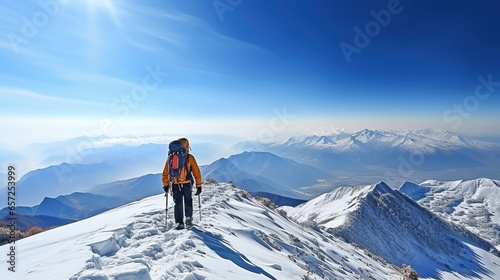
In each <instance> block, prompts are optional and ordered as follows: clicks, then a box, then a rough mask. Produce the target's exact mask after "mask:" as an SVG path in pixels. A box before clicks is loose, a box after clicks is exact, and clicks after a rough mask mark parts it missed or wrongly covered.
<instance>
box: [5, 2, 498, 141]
mask: <svg viewBox="0 0 500 280" xmlns="http://www.w3.org/2000/svg"><path fill="white" fill-rule="evenodd" d="M498 11H500V3H498V1H493V0H489V1H488V0H487V1H475V2H471V1H439V3H435V2H434V1H410V0H401V1H396V0H390V1H359V0H358V1H327V0H318V1H299V0H295V1H294V0H291V1H284V0H282V1H268V0H252V1H251V0H215V1H202V0H193V1H181V0H170V1H152V0H146V1H112V0H100V1H99V0H86V1H85V0H81V1H77V0H59V1H58V0H41V1H7V0H2V5H1V8H0V13H1V14H2V15H3V16H2V18H1V19H0V35H1V37H0V38H1V40H0V61H1V64H2V67H1V68H0V79H1V81H2V83H1V84H0V100H1V103H0V118H1V119H2V126H3V129H2V130H8V131H13V132H12V133H13V134H12V135H14V136H13V137H21V136H22V135H23V133H24V134H25V133H26V132H33V131H35V132H36V133H35V134H37V135H42V134H46V135H61V136H66V135H68V136H69V135H78V134H82V133H85V132H86V131H96V130H100V131H101V132H104V133H106V132H108V133H106V134H113V133H114V134H120V133H123V134H130V133H158V134H162V133H167V134H168V133H200V132H203V133H211V132H213V133H217V134H225V133H227V134H231V133H234V134H239V135H241V136H244V137H246V136H248V137H251V136H252V135H253V136H255V135H257V134H258V133H259V131H262V129H265V128H268V127H269V128H273V124H272V121H273V120H275V119H276V118H277V117H279V116H280V115H281V116H283V114H284V112H286V113H285V115H287V116H293V118H290V121H288V120H287V121H286V122H285V123H284V124H285V125H286V127H284V129H281V127H282V126H281V125H280V126H279V127H280V129H279V130H280V131H279V132H283V131H282V130H286V131H290V132H292V131H293V132H294V133H295V132H313V131H315V130H318V129H320V130H321V129H324V128H328V127H340V128H347V129H362V128H365V127H367V128H373V129H418V128H441V129H447V130H458V131H479V130H480V131H485V132H498V125H497V124H495V122H497V120H498V119H499V117H500V110H498V107H499V105H500V98H499V96H498V95H499V94H498V93H499V92H500V54H499V52H498V50H499V49H500V36H499V35H500V34H499V32H500V31H498V26H500V18H499V17H498ZM359 32H361V33H362V34H361V33H359ZM342 46H343V47H342ZM346 46H347V47H346ZM480 76H481V77H483V78H482V80H481V79H478V77H480ZM481 81H482V82H481ZM485 81H486V82H485ZM488 81H489V82H488ZM497 81H498V82H497ZM478 87H479V91H477V93H476V89H478ZM277 112H281V113H277ZM102 127H104V128H105V129H103V128H102ZM110 127H112V129H111V128H110ZM16 132H17V134H16Z"/></svg>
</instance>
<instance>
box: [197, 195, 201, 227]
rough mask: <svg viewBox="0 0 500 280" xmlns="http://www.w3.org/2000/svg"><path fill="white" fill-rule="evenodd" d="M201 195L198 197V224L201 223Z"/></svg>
mask: <svg viewBox="0 0 500 280" xmlns="http://www.w3.org/2000/svg"><path fill="white" fill-rule="evenodd" d="M200 196H201V193H200V194H199V195H198V210H199V212H200V222H201V198H200Z"/></svg>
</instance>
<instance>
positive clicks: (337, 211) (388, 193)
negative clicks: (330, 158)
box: [284, 183, 500, 278]
mask: <svg viewBox="0 0 500 280" xmlns="http://www.w3.org/2000/svg"><path fill="white" fill-rule="evenodd" d="M284 210H285V211H286V212H287V213H288V215H290V216H291V217H292V218H294V219H295V220H297V221H298V222H301V223H306V224H309V225H311V226H315V225H316V226H319V227H320V228H323V229H325V230H327V231H329V232H331V233H333V234H335V235H336V236H340V237H342V238H344V240H346V241H348V242H350V243H356V244H359V245H360V246H362V247H364V248H366V249H368V250H369V251H371V252H372V253H374V254H376V255H378V256H381V257H382V258H384V259H385V260H387V261H389V262H391V263H393V264H395V265H398V266H401V265H402V264H404V263H405V264H409V265H411V266H412V267H413V268H414V269H415V270H416V271H417V272H418V274H419V276H420V277H423V278H427V277H431V278H440V276H439V275H440V273H441V272H449V273H459V274H461V275H464V276H465V277H467V276H469V277H475V276H476V275H477V274H478V273H480V272H482V271H484V266H483V264H482V263H480V262H478V261H477V256H476V253H475V252H473V251H472V250H471V246H473V247H475V248H480V249H481V250H482V252H483V253H484V254H488V252H492V253H493V254H494V255H496V256H500V253H499V252H498V251H497V250H496V249H495V248H494V247H493V245H491V244H490V243H488V242H487V241H485V240H484V239H482V238H480V237H479V236H477V235H475V234H474V233H472V232H471V231H469V230H467V229H465V228H463V227H460V226H457V225H455V224H453V223H450V222H447V221H444V220H442V219H441V218H439V217H438V216H437V215H435V214H433V213H431V212H430V211H429V210H427V209H425V208H424V207H421V206H419V205H418V204H417V203H415V202H414V201H413V200H411V199H410V198H408V197H407V196H405V195H403V194H402V193H400V192H398V191H397V190H393V189H391V188H390V187H388V186H387V185H386V184H385V183H379V184H376V185H369V186H362V187H346V188H339V189H336V190H334V191H332V192H330V193H326V194H323V195H321V196H319V197H317V198H315V199H312V200H310V201H308V202H307V203H305V204H302V205H299V206H297V207H295V208H291V207H284Z"/></svg>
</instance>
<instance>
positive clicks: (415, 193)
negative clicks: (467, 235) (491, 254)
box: [400, 178, 500, 246]
mask: <svg viewBox="0 0 500 280" xmlns="http://www.w3.org/2000/svg"><path fill="white" fill-rule="evenodd" d="M400 191H401V192H403V193H405V194H406V195H408V196H409V197H411V198H412V199H414V200H415V201H417V202H418V203H419V204H420V205H422V206H424V207H425V208H427V209H429V210H431V211H432V212H434V213H437V214H438V215H439V216H440V217H442V218H444V219H446V220H448V221H451V222H454V223H456V224H459V225H461V226H464V227H466V228H467V229H468V230H470V231H472V232H474V233H476V234H478V235H480V236H481V237H483V238H484V239H486V240H488V241H490V242H491V243H492V244H494V245H496V246H498V245H500V181H498V180H492V179H487V178H480V179H476V180H458V181H450V182H440V181H436V180H427V181H425V182H423V183H421V184H420V185H415V184H411V183H406V184H404V185H403V186H401V188H400Z"/></svg>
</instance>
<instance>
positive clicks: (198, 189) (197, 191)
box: [194, 186, 201, 195]
mask: <svg viewBox="0 0 500 280" xmlns="http://www.w3.org/2000/svg"><path fill="white" fill-rule="evenodd" d="M200 193H201V186H199V187H196V192H195V193H194V195H200Z"/></svg>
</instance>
